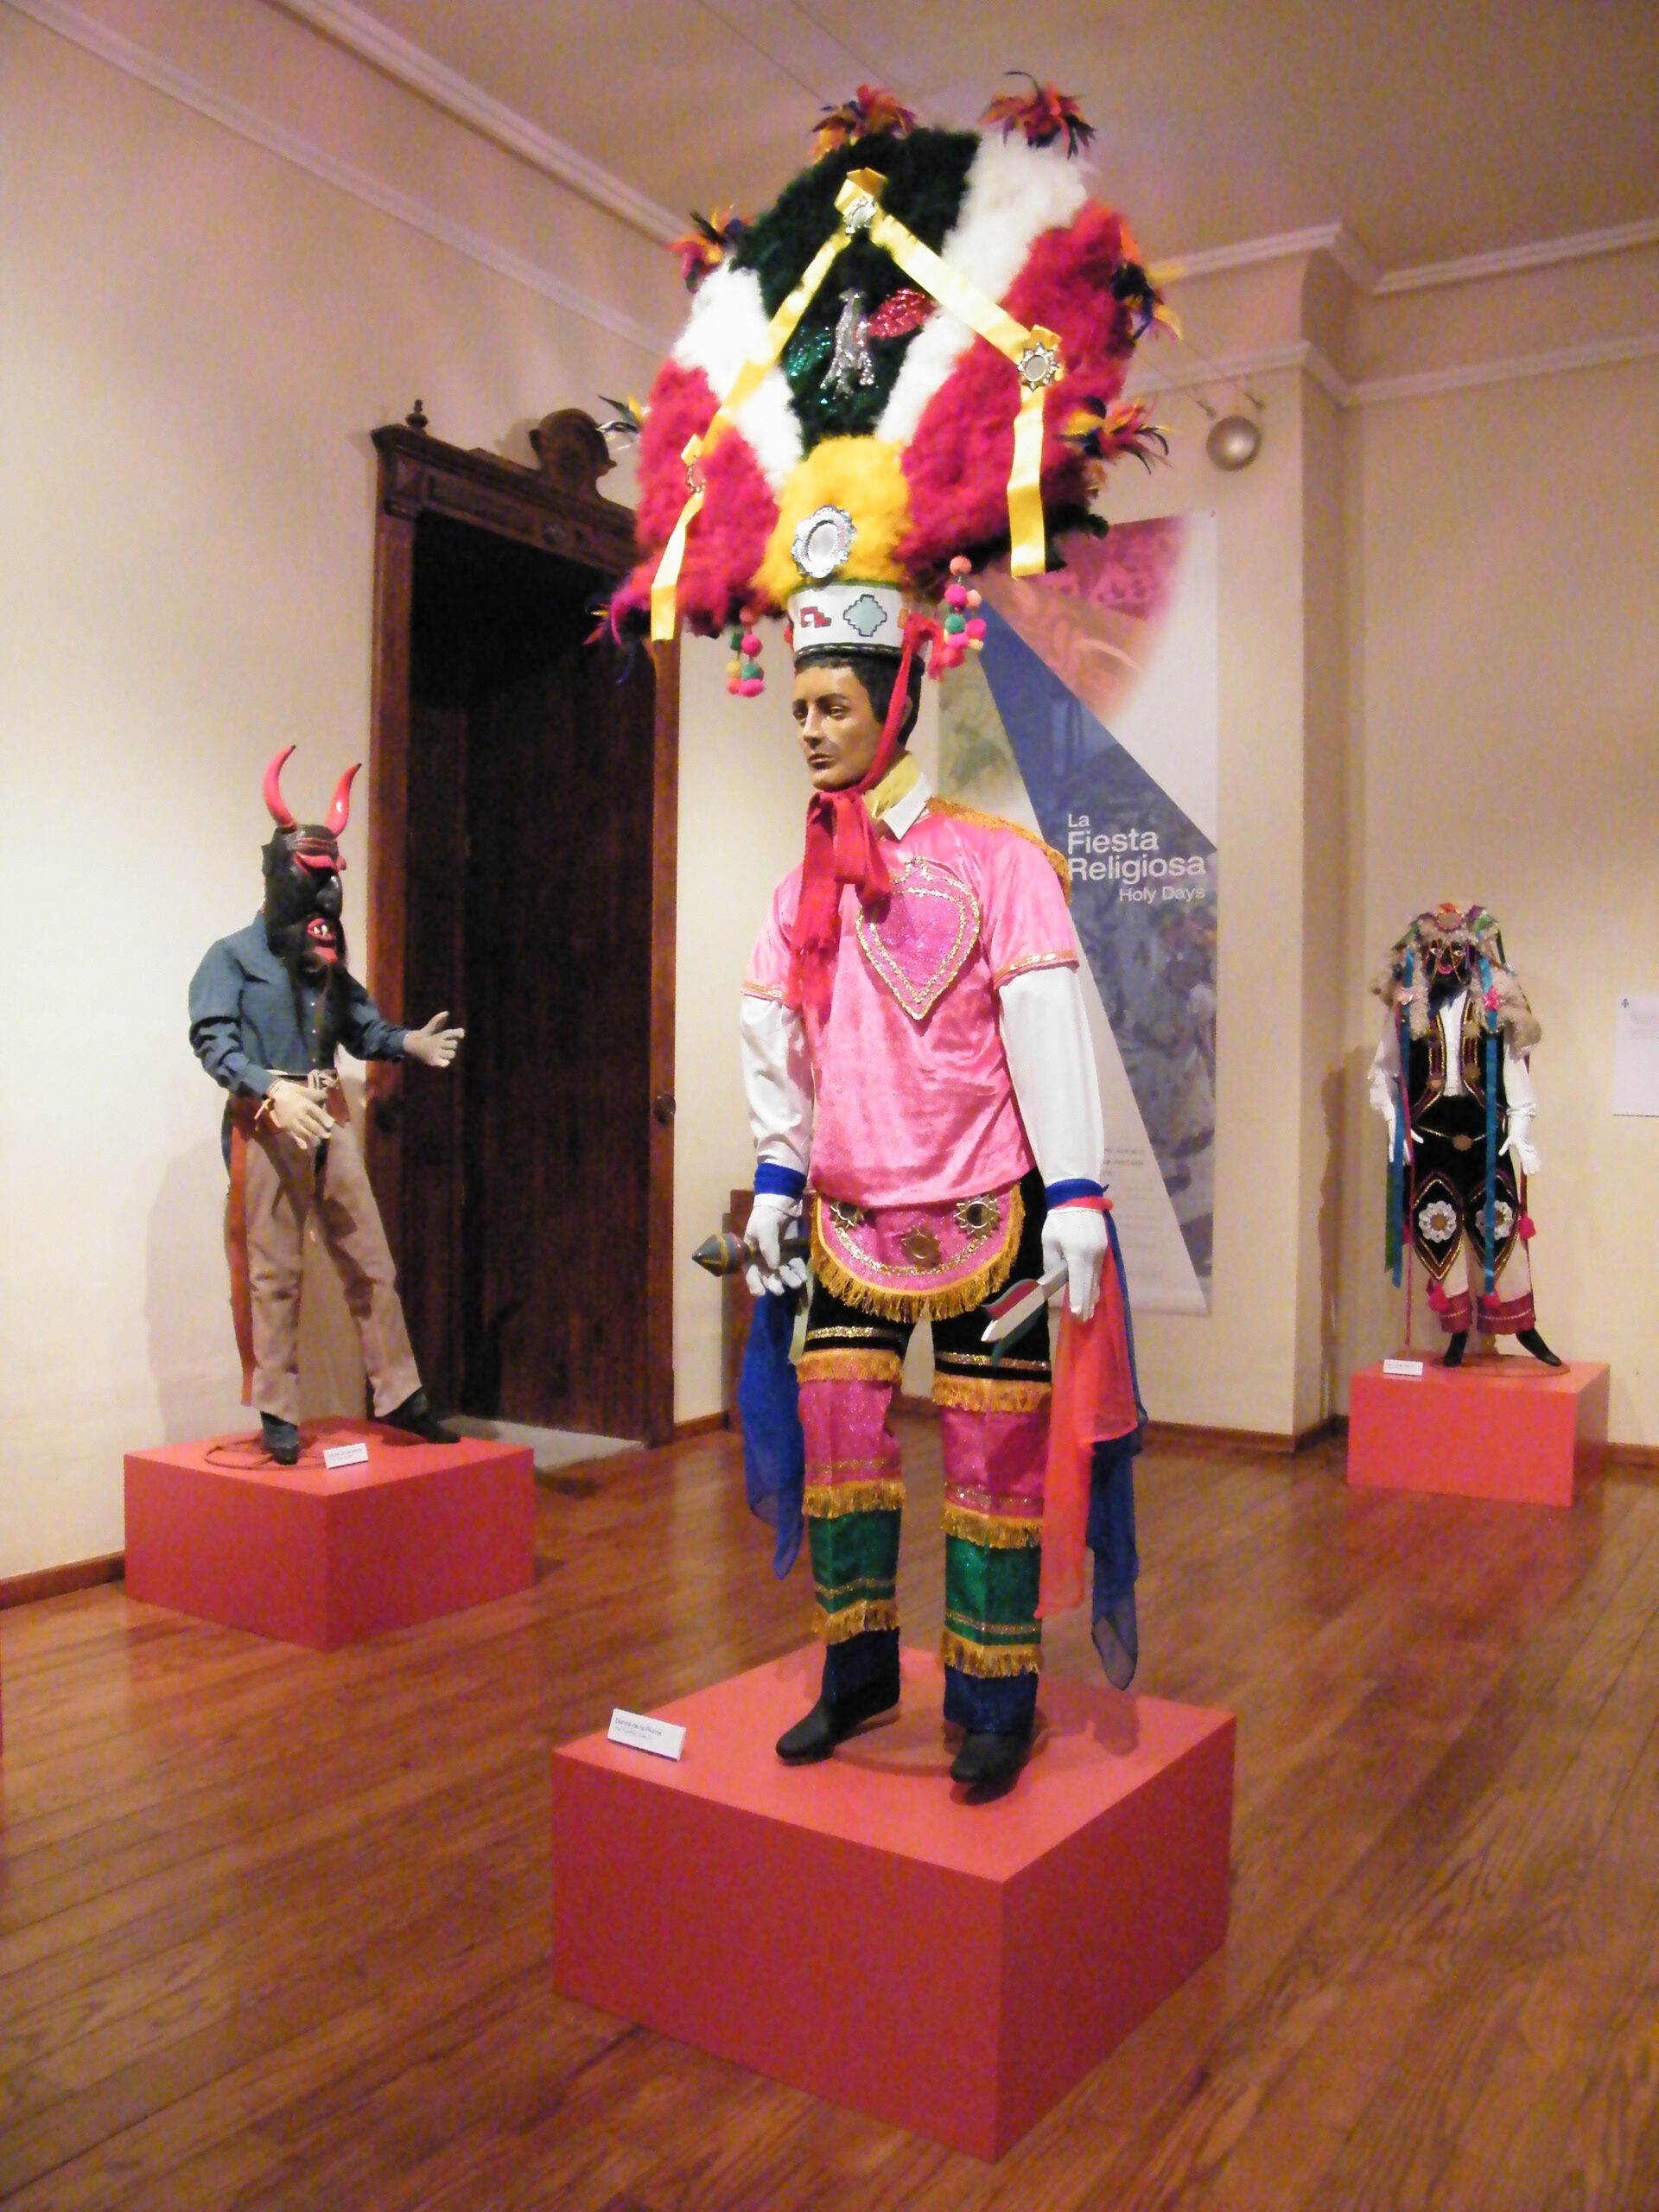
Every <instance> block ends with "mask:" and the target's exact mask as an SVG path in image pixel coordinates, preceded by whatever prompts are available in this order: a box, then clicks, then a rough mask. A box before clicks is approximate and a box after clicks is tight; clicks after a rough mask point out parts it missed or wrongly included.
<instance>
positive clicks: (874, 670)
mask: <svg viewBox="0 0 1659 2212" xmlns="http://www.w3.org/2000/svg"><path fill="white" fill-rule="evenodd" d="M898 680H899V661H898V658H897V657H896V655H893V654H891V653H860V652H850V651H847V650H841V651H835V652H823V653H806V654H802V655H801V656H800V657H799V658H798V659H797V661H796V663H795V690H794V700H793V705H794V714H795V727H796V729H797V730H798V733H799V735H800V740H801V750H802V752H803V753H804V755H805V757H806V766H807V773H808V774H809V775H810V777H811V779H812V784H813V788H814V789H815V790H817V791H846V790H849V789H850V788H852V787H853V786H854V785H857V784H859V783H861V781H862V780H863V779H864V777H865V776H866V775H867V774H868V772H869V770H870V766H871V764H872V763H873V762H874V759H875V756H876V754H877V753H878V752H879V750H880V745H881V733H882V730H883V728H884V727H885V726H886V722H887V712H888V709H889V707H890V706H891V704H892V701H893V687H894V685H895V684H896V683H897V682H898ZM908 692H909V697H908V700H907V702H906V707H905V709H904V720H903V722H902V724H901V726H900V728H899V747H898V749H899V752H901V753H902V752H903V750H904V748H905V746H906V743H907V741H908V740H909V737H910V734H911V732H912V730H913V729H914V728H915V727H916V717H917V715H918V711H919V709H920V705H921V692H922V662H921V656H920V655H919V654H918V655H916V656H915V658H913V659H912V662H911V665H910V681H909V684H908Z"/></svg>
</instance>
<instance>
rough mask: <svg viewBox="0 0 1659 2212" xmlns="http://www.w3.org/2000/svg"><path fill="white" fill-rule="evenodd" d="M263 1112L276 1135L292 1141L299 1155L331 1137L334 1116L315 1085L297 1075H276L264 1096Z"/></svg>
mask: <svg viewBox="0 0 1659 2212" xmlns="http://www.w3.org/2000/svg"><path fill="white" fill-rule="evenodd" d="M265 1111H266V1112H267V1113H268V1114H269V1116H270V1122H271V1126H272V1128H275V1129H276V1130H277V1133H278V1134H279V1135H282V1136H285V1137H289V1138H291V1139H292V1140H293V1141H294V1142H295V1144H296V1145H297V1146H298V1147H299V1148H300V1150H301V1151H302V1152H308V1151H309V1150H310V1148H311V1147H312V1146H313V1145H314V1144H321V1142H322V1141H323V1139H324V1138H325V1137H327V1136H329V1135H332V1134H333V1131H334V1117H333V1116H332V1115H331V1114H330V1113H329V1111H328V1109H327V1107H326V1106H325V1105H324V1104H323V1103H322V1093H321V1090H320V1089H319V1088H318V1087H317V1086H316V1085H315V1084H310V1083H307V1082H305V1081H304V1080H303V1079H302V1078H301V1077H296V1076H278V1077H277V1080H276V1082H275V1083H273V1084H271V1086H270V1090H268V1091H267V1092H266V1093H265Z"/></svg>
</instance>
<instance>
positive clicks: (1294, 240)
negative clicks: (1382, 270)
mask: <svg viewBox="0 0 1659 2212" xmlns="http://www.w3.org/2000/svg"><path fill="white" fill-rule="evenodd" d="M1314 253H1325V254H1328V255H1329V256H1330V257H1331V258H1332V261H1334V262H1335V263H1336V264H1337V266H1338V269H1340V270H1341V271H1342V273H1343V275H1344V277H1346V278H1347V279H1348V281H1349V283H1351V285H1352V286H1353V287H1354V289H1355V290H1356V291H1359V292H1367V293H1369V292H1371V291H1374V290H1375V289H1376V284H1377V274H1376V265H1375V264H1374V263H1373V262H1372V260H1371V257H1370V254H1368V253H1367V252H1366V251H1365V249H1364V247H1363V245H1361V244H1360V242H1359V240H1358V239H1357V238H1356V237H1355V236H1354V234H1353V232H1351V231H1350V230H1347V229H1346V228H1344V226H1343V225H1342V224H1341V223H1314V224H1313V225H1311V226H1309V227H1308V228H1307V229H1306V230H1302V231H1279V232H1274V234H1273V235H1272V236H1271V237H1269V238H1246V239H1245V240H1244V241H1243V244H1242V245H1217V246H1208V247H1206V248H1205V251H1203V252H1202V253H1182V254H1174V255H1172V256H1171V257H1169V258H1168V259H1167V260H1165V261H1155V262H1154V263H1153V264H1152V266H1151V268H1150V269H1149V270H1148V271H1147V274H1148V275H1149V276H1150V277H1151V278H1152V280H1153V282H1154V283H1155V284H1160V285H1169V284H1184V283H1188V282H1189V281H1190V280H1191V279H1192V278H1194V277H1220V276H1224V275H1226V274H1227V273H1228V272H1229V271H1230V270H1235V269H1259V268H1261V267H1262V266H1263V265H1265V264H1267V263H1268V262H1274V261H1296V260H1301V259H1303V258H1305V257H1306V256H1307V255H1309V254H1314Z"/></svg>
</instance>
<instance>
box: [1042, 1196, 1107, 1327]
mask: <svg viewBox="0 0 1659 2212" xmlns="http://www.w3.org/2000/svg"><path fill="white" fill-rule="evenodd" d="M1062 1261H1064V1262H1065V1268H1066V1272H1067V1274H1068V1275H1069V1276H1070V1278H1071V1281H1070V1285H1069V1296H1070V1302H1071V1311H1072V1313H1075V1314H1076V1316H1077V1319H1078V1320H1079V1321H1086V1320H1087V1319H1089V1317H1090V1314H1091V1313H1093V1312H1094V1310H1095V1304H1096V1300H1097V1299H1098V1298H1099V1296H1100V1276H1101V1270H1102V1268H1103V1267H1104V1266H1105V1264H1106V1217H1105V1215H1104V1214H1103V1213H1099V1212H1097V1211H1096V1209H1095V1208H1094V1207H1093V1206H1079V1205H1071V1206H1056V1207H1055V1209H1054V1211H1052V1213H1051V1214H1049V1215H1048V1216H1047V1217H1046V1219H1045V1220H1044V1223H1043V1273H1044V1274H1048V1273H1050V1271H1051V1270H1052V1269H1053V1268H1058V1266H1059V1265H1060V1263H1061V1262H1062Z"/></svg>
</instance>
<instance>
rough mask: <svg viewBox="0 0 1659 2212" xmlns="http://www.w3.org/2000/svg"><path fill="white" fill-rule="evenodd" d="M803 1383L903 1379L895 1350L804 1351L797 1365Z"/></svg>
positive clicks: (879, 1381) (903, 1372)
mask: <svg viewBox="0 0 1659 2212" xmlns="http://www.w3.org/2000/svg"><path fill="white" fill-rule="evenodd" d="M795 1373H796V1377H797V1380H798V1381H799V1382H802V1383H901V1382H902V1381H903V1380H904V1374H905V1363H904V1361H903V1360H902V1359H900V1358H899V1355H898V1353H897V1352H896V1351H804V1352H803V1353H802V1354H801V1357H800V1359H799V1361H798V1363H797V1365H796V1370H795Z"/></svg>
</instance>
